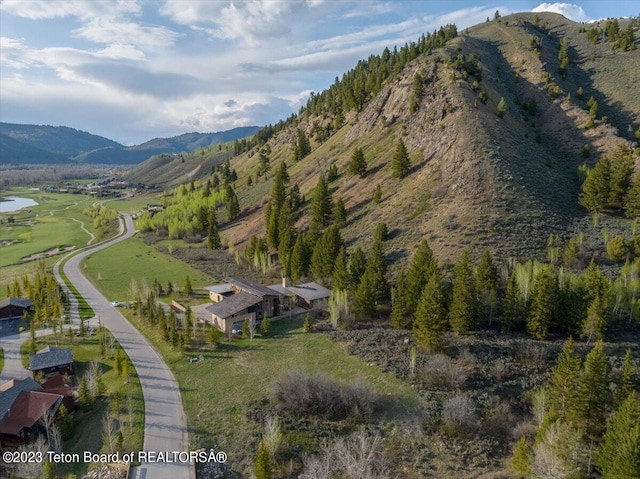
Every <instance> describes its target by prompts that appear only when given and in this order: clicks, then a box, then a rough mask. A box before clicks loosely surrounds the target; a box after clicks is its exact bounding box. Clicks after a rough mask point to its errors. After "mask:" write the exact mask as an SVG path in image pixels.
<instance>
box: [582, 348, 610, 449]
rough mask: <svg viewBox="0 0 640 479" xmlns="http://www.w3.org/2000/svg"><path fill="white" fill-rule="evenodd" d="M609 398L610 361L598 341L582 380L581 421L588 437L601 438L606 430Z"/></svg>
mask: <svg viewBox="0 0 640 479" xmlns="http://www.w3.org/2000/svg"><path fill="white" fill-rule="evenodd" d="M608 396H609V359H608V358H607V356H606V355H605V354H604V345H603V343H602V341H598V342H597V343H596V344H595V346H594V347H593V349H592V350H591V351H590V352H589V354H587V357H586V359H585V361H584V373H583V374H582V377H581V379H580V398H581V400H580V419H581V423H582V425H583V426H584V428H585V431H586V433H587V435H588V436H590V437H591V438H592V439H597V438H599V437H600V435H601V434H602V432H603V430H604V424H605V414H606V408H607V404H608V402H609V401H608V399H609V398H608Z"/></svg>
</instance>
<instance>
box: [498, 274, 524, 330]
mask: <svg viewBox="0 0 640 479" xmlns="http://www.w3.org/2000/svg"><path fill="white" fill-rule="evenodd" d="M525 313H526V310H525V305H524V298H523V297H522V293H521V292H520V287H519V286H518V280H517V278H516V275H515V273H514V274H512V275H511V279H510V280H509V283H507V291H506V293H505V296H504V302H503V306H502V329H504V330H505V331H516V330H521V329H524V325H525V317H526V314H525Z"/></svg>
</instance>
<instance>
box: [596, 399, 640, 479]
mask: <svg viewBox="0 0 640 479" xmlns="http://www.w3.org/2000/svg"><path fill="white" fill-rule="evenodd" d="M596 465H597V466H598V468H599V469H600V473H601V475H602V477H603V478H604V479H620V478H637V477H640V401H639V400H638V396H637V395H636V394H630V395H629V396H627V398H626V399H625V400H624V402H623V403H622V404H621V405H620V407H619V408H618V410H617V411H616V413H615V414H614V415H613V416H612V417H611V418H609V420H608V421H607V430H606V432H605V433H604V436H603V437H602V446H601V448H600V451H599V454H598V455H597V457H596Z"/></svg>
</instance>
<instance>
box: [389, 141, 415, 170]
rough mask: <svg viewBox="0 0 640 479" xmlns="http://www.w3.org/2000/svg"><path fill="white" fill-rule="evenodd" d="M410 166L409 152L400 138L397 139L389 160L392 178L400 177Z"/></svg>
mask: <svg viewBox="0 0 640 479" xmlns="http://www.w3.org/2000/svg"><path fill="white" fill-rule="evenodd" d="M410 168H411V159H410V158H409V152H408V151H407V147H406V146H405V144H404V141H402V139H400V140H398V143H397V145H396V152H395V154H394V155H393V159H392V160H391V172H392V176H393V177H394V178H399V179H402V178H404V177H405V176H407V174H408V173H409V169H410Z"/></svg>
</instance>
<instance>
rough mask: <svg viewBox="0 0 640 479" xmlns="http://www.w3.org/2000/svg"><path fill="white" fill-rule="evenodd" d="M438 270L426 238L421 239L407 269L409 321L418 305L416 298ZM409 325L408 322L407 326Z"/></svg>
mask: <svg viewBox="0 0 640 479" xmlns="http://www.w3.org/2000/svg"><path fill="white" fill-rule="evenodd" d="M437 272H438V261H437V260H436V259H435V257H434V256H433V251H432V250H431V247H430V246H429V242H428V241H427V240H422V242H421V243H420V245H419V246H418V249H417V250H416V252H415V254H414V255H413V258H411V262H410V263H409V269H408V271H407V294H406V311H407V314H408V315H409V316H410V318H411V319H410V322H412V321H413V316H414V313H415V311H416V307H417V306H418V300H419V299H420V296H421V295H422V292H423V291H424V287H425V286H426V285H427V282H428V281H429V278H430V277H431V276H432V275H433V274H434V273H437ZM408 327H410V324H409V326H408Z"/></svg>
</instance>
